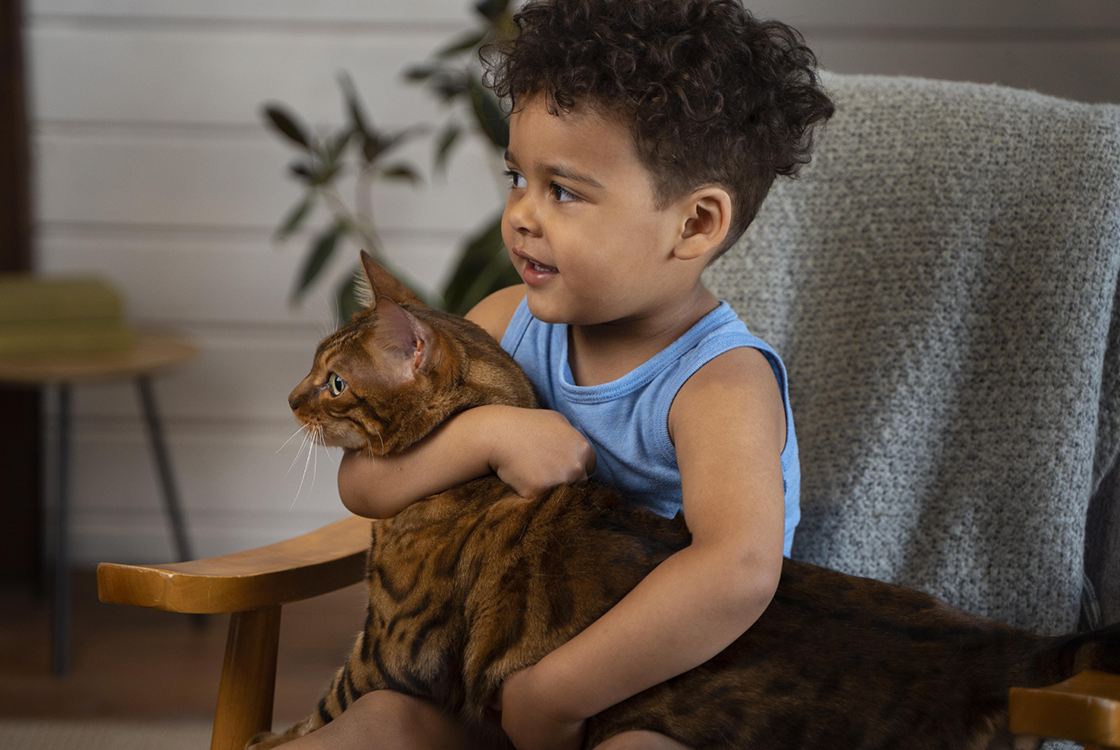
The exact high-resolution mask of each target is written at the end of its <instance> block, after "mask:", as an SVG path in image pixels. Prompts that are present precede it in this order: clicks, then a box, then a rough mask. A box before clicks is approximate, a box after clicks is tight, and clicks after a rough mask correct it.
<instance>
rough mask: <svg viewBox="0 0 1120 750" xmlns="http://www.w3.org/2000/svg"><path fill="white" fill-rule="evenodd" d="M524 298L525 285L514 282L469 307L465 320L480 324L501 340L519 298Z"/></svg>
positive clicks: (518, 302) (519, 300) (519, 301)
mask: <svg viewBox="0 0 1120 750" xmlns="http://www.w3.org/2000/svg"><path fill="white" fill-rule="evenodd" d="M523 299H525V285H524V284H514V285H513V286H507V287H506V288H505V289H499V290H498V291H496V292H493V293H492V294H490V295H488V296H487V297H486V298H485V299H483V300H482V301H481V302H479V303H478V304H477V305H475V306H474V307H473V308H471V310H470V312H468V313H467V315H466V318H467V320H469V321H471V322H472V323H477V324H478V325H480V326H482V328H483V330H485V331H486V332H487V333H489V334H490V335H491V336H493V337H494V339H495V340H496V341H501V340H502V336H504V335H505V332H506V328H507V327H508V326H509V322H510V320H512V319H513V314H514V313H515V312H517V307H518V305H520V304H521V300H523Z"/></svg>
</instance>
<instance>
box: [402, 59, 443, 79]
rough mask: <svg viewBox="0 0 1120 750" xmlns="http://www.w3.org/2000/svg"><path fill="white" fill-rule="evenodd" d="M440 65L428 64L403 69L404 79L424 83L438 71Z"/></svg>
mask: <svg viewBox="0 0 1120 750" xmlns="http://www.w3.org/2000/svg"><path fill="white" fill-rule="evenodd" d="M440 67H441V66H440V63H437V62H429V63H421V64H420V65H413V66H411V67H409V68H405V70H404V77H405V78H407V79H408V80H410V81H426V80H428V79H429V78H431V77H432V75H433V74H434V73H435V72H436V71H437V70H439V69H440Z"/></svg>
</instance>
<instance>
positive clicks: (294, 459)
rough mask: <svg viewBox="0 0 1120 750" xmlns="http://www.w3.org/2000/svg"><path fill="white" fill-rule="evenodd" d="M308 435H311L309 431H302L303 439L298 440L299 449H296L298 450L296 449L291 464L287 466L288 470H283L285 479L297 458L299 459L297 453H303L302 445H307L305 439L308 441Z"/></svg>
mask: <svg viewBox="0 0 1120 750" xmlns="http://www.w3.org/2000/svg"><path fill="white" fill-rule="evenodd" d="M310 435H311V433H310V432H304V433H303V440H302V441H301V442H300V444H299V450H298V451H296V457H295V458H293V459H292V463H291V466H289V467H288V470H287V471H286V472H284V478H285V479H286V478H287V477H288V475H289V474H291V473H292V469H293V468H295V465H296V461H298V460H299V455H300V454H301V453H303V447H304V446H305V445H307V441H308V439H309V438H310Z"/></svg>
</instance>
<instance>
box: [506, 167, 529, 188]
mask: <svg viewBox="0 0 1120 750" xmlns="http://www.w3.org/2000/svg"><path fill="white" fill-rule="evenodd" d="M504 174H505V176H506V177H508V178H509V186H510V188H512V189H513V190H520V189H521V188H523V187H525V178H524V177H523V176H522V175H521V174H520V173H518V172H514V171H513V170H512V169H507V170H506V171H505V173H504Z"/></svg>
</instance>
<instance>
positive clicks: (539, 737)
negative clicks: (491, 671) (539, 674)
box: [495, 667, 587, 750]
mask: <svg viewBox="0 0 1120 750" xmlns="http://www.w3.org/2000/svg"><path fill="white" fill-rule="evenodd" d="M534 676H535V675H534V672H533V667H529V668H528V669H523V670H521V671H520V672H514V673H513V674H512V675H510V676H509V677H508V678H506V681H505V682H503V683H502V686H501V687H500V688H499V689H498V695H497V698H496V699H495V704H496V706H495V707H496V708H497V709H498V710H499V711H501V712H502V729H504V730H505V733H506V736H508V737H509V739H510V741H511V742H513V744H514V746H515V747H516V748H517V750H579V748H580V747H581V746H582V745H583V733H584V730H585V729H586V726H587V720H586V719H580V720H578V721H572V720H571V719H566V718H561V717H557V716H552V715H550V714H549V713H548V711H547V709H548V708H549V706H548V702H547V701H546V700H544V699H543V698H542V696H540V695H539V694H538V691H537V686H536V681H535V679H534Z"/></svg>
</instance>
